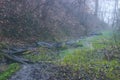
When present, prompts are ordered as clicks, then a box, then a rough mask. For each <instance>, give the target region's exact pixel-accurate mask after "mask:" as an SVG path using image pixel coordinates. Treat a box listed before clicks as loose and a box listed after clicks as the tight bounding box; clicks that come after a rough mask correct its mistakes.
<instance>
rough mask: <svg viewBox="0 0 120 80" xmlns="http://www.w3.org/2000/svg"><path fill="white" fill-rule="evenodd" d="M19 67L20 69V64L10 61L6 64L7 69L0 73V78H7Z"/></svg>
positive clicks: (3, 79)
mask: <svg viewBox="0 0 120 80" xmlns="http://www.w3.org/2000/svg"><path fill="white" fill-rule="evenodd" d="M19 69H20V65H19V64H18V63H12V64H10V65H8V67H7V69H6V70H5V71H3V72H1V73H0V80H7V79H8V78H9V77H10V76H12V75H13V74H14V73H15V72H16V71H18V70H19Z"/></svg>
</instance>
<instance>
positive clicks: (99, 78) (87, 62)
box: [59, 32, 120, 80]
mask: <svg viewBox="0 0 120 80" xmlns="http://www.w3.org/2000/svg"><path fill="white" fill-rule="evenodd" d="M81 42H82V43H81ZM86 42H87V44H86ZM79 43H80V44H83V45H84V47H83V48H76V49H68V50H64V51H62V52H61V54H60V62H59V65H64V66H66V67H67V66H71V67H72V69H73V70H75V71H81V70H82V69H83V70H84V72H85V73H86V75H87V76H89V79H91V80H94V79H95V80H119V79H120V62H119V60H120V59H118V58H111V59H110V60H107V59H106V56H105V51H104V50H110V51H113V50H114V49H115V46H116V45H117V44H118V43H115V42H114V39H112V37H111V36H110V33H109V32H104V33H103V35H101V36H94V37H89V38H86V39H85V40H81V41H79V42H78V44H79ZM119 46H120V45H119ZM117 47H118V46H117ZM109 54H110V53H108V55H109ZM114 55H117V56H119V54H118V53H115V52H114V54H113V55H112V56H114ZM108 57H109V56H108ZM79 73H80V72H79ZM79 75H80V74H79Z"/></svg>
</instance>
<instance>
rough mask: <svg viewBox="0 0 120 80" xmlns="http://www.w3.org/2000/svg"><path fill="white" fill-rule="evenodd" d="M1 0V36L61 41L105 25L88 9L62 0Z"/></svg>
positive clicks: (99, 28) (86, 33) (77, 36)
mask: <svg viewBox="0 0 120 80" xmlns="http://www.w3.org/2000/svg"><path fill="white" fill-rule="evenodd" d="M2 1H3V2H4V4H3V5H2V6H0V8H1V10H2V14H0V16H1V20H0V22H1V24H0V28H1V29H0V36H1V37H2V38H1V39H4V38H3V36H4V37H6V38H8V40H9V39H11V38H12V39H18V40H19V39H20V40H27V41H28V40H32V41H36V40H40V41H42V40H44V41H63V40H68V39H71V38H79V37H81V36H85V35H89V33H91V32H95V31H97V30H102V29H104V28H105V27H106V26H107V24H105V23H104V22H102V21H100V20H99V19H98V18H97V17H95V16H94V15H92V14H90V13H88V11H89V10H87V9H86V10H82V9H79V8H78V7H77V8H76V7H75V6H76V4H75V5H73V4H72V3H70V2H69V3H66V1H62V0H52V1H51V0H34V1H33V0H26V1H24V0H22V1H12V0H10V1H7V0H2ZM2 1H1V2H2ZM7 3H9V5H6V4H7ZM66 4H67V5H66ZM85 6H87V5H85ZM13 7H14V8H13ZM79 10H80V11H79ZM6 28H7V29H6Z"/></svg>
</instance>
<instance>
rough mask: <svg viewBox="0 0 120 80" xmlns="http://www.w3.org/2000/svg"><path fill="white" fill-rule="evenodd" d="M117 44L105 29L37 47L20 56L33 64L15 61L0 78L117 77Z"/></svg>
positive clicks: (104, 79) (94, 79) (106, 79)
mask: <svg viewBox="0 0 120 80" xmlns="http://www.w3.org/2000/svg"><path fill="white" fill-rule="evenodd" d="M118 43H119V42H118ZM118 43H117V44H118ZM119 46H120V45H116V43H114V41H113V40H112V39H111V34H110V33H109V32H104V33H103V34H101V35H94V36H89V37H86V38H83V39H80V40H75V41H69V42H62V43H61V44H60V46H59V47H57V48H55V49H48V48H46V47H37V48H35V49H34V50H33V51H31V50H30V51H27V52H25V55H24V56H23V57H24V58H26V59H29V60H31V61H33V62H34V63H33V64H22V65H16V64H15V65H14V66H12V68H10V70H8V71H5V72H6V73H4V75H3V74H0V79H1V80H5V79H6V78H4V77H8V78H9V79H8V80H119V79H120V62H119V61H120V54H119V51H118V49H116V47H119ZM15 66H19V68H18V67H15ZM14 69H16V70H14ZM16 71H17V72H16ZM11 72H12V74H11ZM8 75H9V76H8ZM11 75H12V76H11ZM1 76H2V77H1Z"/></svg>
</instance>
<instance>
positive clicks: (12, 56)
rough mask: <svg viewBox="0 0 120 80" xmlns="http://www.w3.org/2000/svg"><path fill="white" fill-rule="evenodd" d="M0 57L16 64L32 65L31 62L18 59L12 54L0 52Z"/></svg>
mask: <svg viewBox="0 0 120 80" xmlns="http://www.w3.org/2000/svg"><path fill="white" fill-rule="evenodd" d="M0 55H2V56H4V57H5V58H7V59H9V60H11V61H13V62H18V63H22V64H27V63H33V62H32V61H29V60H27V59H24V58H20V57H18V56H15V55H13V54H8V53H4V52H2V51H0Z"/></svg>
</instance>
